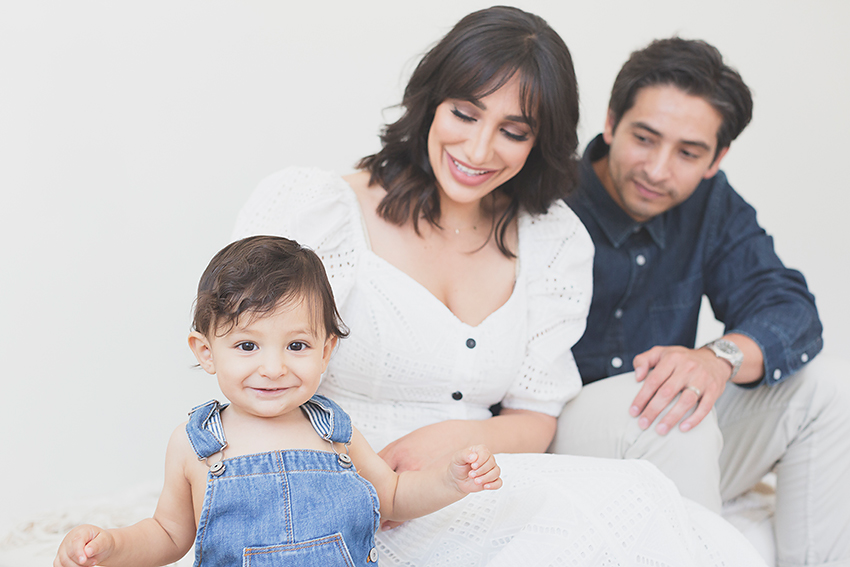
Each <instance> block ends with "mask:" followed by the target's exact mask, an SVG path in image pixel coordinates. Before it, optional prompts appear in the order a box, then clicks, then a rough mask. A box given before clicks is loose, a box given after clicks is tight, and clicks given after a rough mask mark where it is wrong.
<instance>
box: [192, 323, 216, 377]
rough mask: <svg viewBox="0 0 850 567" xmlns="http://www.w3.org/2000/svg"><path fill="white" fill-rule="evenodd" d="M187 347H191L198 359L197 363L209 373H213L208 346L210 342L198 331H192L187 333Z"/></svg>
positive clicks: (213, 365)
mask: <svg viewBox="0 0 850 567" xmlns="http://www.w3.org/2000/svg"><path fill="white" fill-rule="evenodd" d="M189 348H190V349H192V352H193V353H194V354H195V358H196V359H197V360H198V364H200V365H201V368H203V369H204V370H206V371H207V372H209V373H210V374H215V364H214V363H213V356H212V349H211V348H210V343H209V341H208V340H207V338H206V337H205V336H204V335H203V334H201V333H199V332H198V331H192V332H191V333H189Z"/></svg>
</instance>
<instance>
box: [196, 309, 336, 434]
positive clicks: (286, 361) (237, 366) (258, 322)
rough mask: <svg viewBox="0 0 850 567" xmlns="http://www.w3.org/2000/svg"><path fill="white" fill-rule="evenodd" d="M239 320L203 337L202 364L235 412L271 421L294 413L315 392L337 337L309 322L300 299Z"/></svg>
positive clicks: (200, 354) (309, 319)
mask: <svg viewBox="0 0 850 567" xmlns="http://www.w3.org/2000/svg"><path fill="white" fill-rule="evenodd" d="M240 319H241V320H240V321H239V322H238V324H237V325H235V326H234V327H233V328H232V329H230V330H229V331H228V332H227V333H226V334H224V335H221V336H213V337H203V342H204V346H205V347H206V350H204V348H203V346H202V347H201V349H200V350H201V352H200V353H199V352H198V350H197V349H196V356H197V357H198V360H199V362H200V363H201V366H203V367H204V369H205V370H207V372H210V373H214V374H216V376H217V377H218V384H219V387H220V388H221V392H222V393H223V394H224V395H225V397H226V398H227V399H228V400H230V402H231V404H232V409H233V410H234V411H236V412H237V413H245V414H247V415H251V416H256V417H264V418H273V417H279V416H282V415H284V414H287V413H289V412H291V411H292V410H297V409H298V408H299V406H301V405H302V404H303V403H304V402H306V401H307V400H308V399H310V397H311V396H312V395H313V394H315V393H316V389H317V388H318V387H319V381H320V379H321V376H322V373H323V372H324V371H325V368H326V367H327V364H328V360H329V359H330V356H331V352H332V351H333V347H334V345H335V344H336V337H327V336H326V335H325V332H324V329H322V328H318V329H317V328H315V325H312V324H311V318H310V308H309V305H308V303H307V302H303V301H302V302H298V303H296V304H289V305H283V306H279V307H277V308H276V309H275V310H274V311H272V312H270V313H268V314H263V315H260V316H256V317H254V316H250V315H248V316H243V317H241V318H240ZM190 342H191V339H190ZM193 349H194V346H193Z"/></svg>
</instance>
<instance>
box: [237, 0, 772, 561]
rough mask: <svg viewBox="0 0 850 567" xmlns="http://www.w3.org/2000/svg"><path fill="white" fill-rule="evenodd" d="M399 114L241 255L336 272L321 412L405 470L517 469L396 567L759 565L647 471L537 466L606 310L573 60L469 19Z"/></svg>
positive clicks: (495, 12)
mask: <svg viewBox="0 0 850 567" xmlns="http://www.w3.org/2000/svg"><path fill="white" fill-rule="evenodd" d="M402 106H403V107H404V109H405V113H404V115H403V116H402V117H401V118H400V119H399V120H398V121H397V122H395V123H394V124H391V125H389V126H387V127H386V129H385V130H384V132H383V134H382V142H383V147H382V150H381V151H380V152H379V153H377V154H375V155H373V156H368V157H366V158H364V159H363V160H361V162H360V163H359V164H358V166H359V168H360V170H359V171H357V172H356V173H353V174H351V175H348V176H346V177H344V178H339V177H337V176H335V175H333V174H330V173H324V172H320V171H316V170H303V169H291V170H285V171H283V172H280V173H278V174H275V175H273V176H271V177H269V178H268V179H266V180H265V181H264V182H263V183H262V184H261V186H260V187H259V188H258V190H257V191H256V192H255V194H254V195H253V196H252V198H251V200H250V201H249V202H248V204H247V205H246V207H245V208H244V209H243V211H242V213H241V214H240V217H239V220H238V222H237V228H236V233H235V236H237V237H241V236H244V235H247V234H257V233H270V234H280V235H284V236H289V237H292V238H295V239H297V240H299V241H300V242H303V243H305V244H308V245H310V246H313V247H314V248H315V249H316V251H317V252H318V253H319V255H320V257H322V260H323V262H324V263H325V266H326V269H327V271H328V275H329V277H330V280H331V283H332V285H333V287H334V293H335V296H336V299H337V303H338V305H340V307H341V313H342V316H343V319H344V320H345V322H346V323H347V324H348V325H349V327H350V330H351V334H350V338H348V339H347V340H346V341H344V342H343V344H341V346H340V347H339V349H338V351H337V353H336V354H335V355H334V358H333V359H332V360H331V363H330V366H329V367H328V371H327V373H326V375H325V378H324V383H323V386H322V391H323V393H325V394H327V395H328V396H330V397H332V398H334V399H336V400H337V401H338V402H339V403H340V405H342V406H343V407H344V408H345V409H346V411H348V412H349V413H350V414H351V416H352V419H353V420H354V422H355V424H356V425H357V426H358V428H360V430H361V431H362V432H363V434H364V435H365V436H366V437H367V439H368V440H369V442H370V443H371V444H372V445H373V447H374V448H375V449H377V450H380V451H381V456H382V457H384V459H385V460H387V462H389V463H390V465H391V466H393V467H394V468H395V469H397V470H405V469H419V468H425V467H429V466H433V465H434V464H435V463H440V462H444V460H445V458H446V456H447V455H448V454H450V453H452V452H453V451H454V450H455V449H456V448H458V447H461V446H464V445H467V444H470V443H471V442H473V441H474V442H475V443H485V444H487V445H489V446H490V448H491V449H492V450H493V451H494V452H501V453H521V454H517V455H510V454H503V455H501V456H500V465H501V466H502V470H503V473H504V474H503V478H504V479H505V486H504V488H503V489H502V490H500V491H497V492H496V493H492V494H488V495H486V496H484V497H478V496H476V497H474V498H470V499H467V500H466V501H465V502H464V503H462V504H460V505H454V506H451V507H449V508H447V509H445V510H444V511H442V512H440V513H437V514H432V515H431V516H428V517H426V518H422V519H419V520H415V521H412V522H408V523H407V524H404V525H402V526H401V527H397V528H395V529H392V530H389V531H385V532H383V533H382V535H381V538H380V551H381V555H382V561H384V562H385V564H386V563H389V564H393V563H403V564H411V565H426V564H427V565H442V564H446V565H485V564H486V565H508V564H511V565H516V564H521V565H546V564H571V565H572V564H575V565H601V564H608V563H606V561H607V562H610V564H633V563H639V562H641V561H645V562H646V563H647V564H652V562H653V561H656V562H663V561H666V562H667V564H671V565H702V564H707V565H713V564H720V562H722V561H726V564H727V565H732V564H736V563H737V564H741V565H758V564H760V561H759V560H758V558H757V557H755V556H754V552H753V551H751V549H750V548H748V547H747V545H746V544H745V543H744V542H743V538H742V537H741V536H740V535H737V534H735V533H734V531H733V530H732V529H731V527H728V526H727V525H725V524H723V523H722V521H721V520H720V519H719V518H716V517H713V516H711V515H710V514H708V512H706V511H704V510H702V509H699V508H698V507H695V506H693V507H689V508H687V509H686V503H683V502H682V500H681V499H680V498H679V496H678V493H677V492H676V491H675V488H673V487H672V484H671V483H670V482H669V481H667V480H666V479H664V478H663V477H661V476H660V474H659V473H658V472H657V471H656V470H655V469H654V468H653V467H652V466H651V465H648V464H647V463H642V462H633V461H632V462H616V461H604V460H595V459H582V458H574V457H563V456H553V455H531V454H527V453H541V452H543V451H545V449H546V447H547V446H548V444H549V442H550V441H551V438H552V436H553V434H554V431H555V423H556V416H557V415H558V414H559V413H560V411H561V408H562V407H563V405H564V403H565V402H566V401H567V400H569V399H570V398H572V397H573V396H574V395H575V394H576V393H577V392H578V390H579V389H580V387H581V380H580V378H579V375H578V372H577V369H576V367H575V363H574V362H573V359H572V356H571V354H570V347H571V346H572V345H573V343H574V342H575V341H576V340H578V338H579V337H580V336H581V334H582V332H583V330H584V322H585V317H586V315H587V310H588V307H589V303H590V294H591V290H592V285H591V283H592V282H591V267H592V257H593V247H592V244H591V241H590V238H589V237H588V235H587V233H586V232H585V230H584V227H583V226H582V225H581V223H580V222H579V221H578V219H577V218H576V217H575V215H574V214H573V213H572V212H571V211H570V210H569V209H568V208H567V207H566V206H565V205H564V204H563V203H562V202H561V201H559V200H558V199H559V198H560V197H562V196H563V195H564V193H565V191H567V190H569V189H570V188H572V187H573V185H574V178H575V170H576V164H575V161H574V158H573V156H574V155H575V150H576V146H577V137H576V125H577V122H578V94H577V88H576V82H575V74H574V72H573V66H572V61H571V58H570V55H569V51H568V50H567V48H566V46H565V45H564V43H563V41H562V40H561V38H560V37H559V36H558V35H557V34H556V33H555V32H554V31H553V30H552V29H551V28H550V27H549V26H548V25H547V24H546V23H545V22H544V21H543V20H542V19H540V18H538V17H537V16H534V15H531V14H528V13H525V12H522V11H520V10H517V9H515V8H506V7H495V8H490V9H487V10H482V11H480V12H475V13H473V14H470V15H468V16H467V17H465V18H463V19H462V20H461V21H460V22H459V23H458V24H457V25H456V26H455V27H454V29H452V31H450V32H449V34H448V35H446V37H445V38H443V39H442V40H441V41H440V42H439V43H438V44H437V45H436V46H435V47H434V48H433V49H431V51H430V52H428V53H427V54H426V55H425V57H424V58H423V59H422V61H421V62H420V63H419V65H418V66H417V68H416V70H415V71H414V73H413V75H412V77H411V79H410V82H409V84H408V86H407V88H406V90H405V94H404V99H403V101H402ZM494 404H499V405H500V406H501V411H500V413H499V414H498V415H496V416H494V415H493V414H492V413H491V411H490V409H489V408H490V407H491V406H492V405H494ZM694 515H696V517H697V518H696V519H697V521H698V522H699V529H700V530H701V532H700V534H699V536H696V535H695V533H694V532H693V531H692V530H693V528H692V524H693V519H692V516H694ZM724 539H725V540H726V542H725V543H726V548H725V549H721V548H719V547H717V546H716V545H715V542H717V541H723V540H724ZM730 541H732V542H740V545H733V544H729V543H728V542H730ZM730 545H731V547H730ZM733 548H734V549H733ZM655 564H662V563H655Z"/></svg>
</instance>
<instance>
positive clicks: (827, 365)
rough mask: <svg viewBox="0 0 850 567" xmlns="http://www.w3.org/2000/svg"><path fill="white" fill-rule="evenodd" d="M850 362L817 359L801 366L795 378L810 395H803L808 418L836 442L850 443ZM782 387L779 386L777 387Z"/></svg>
mask: <svg viewBox="0 0 850 567" xmlns="http://www.w3.org/2000/svg"><path fill="white" fill-rule="evenodd" d="M848 367H850V362H848V361H846V360H842V359H840V358H837V357H833V356H823V355H821V356H818V357H817V358H816V359H815V360H813V361H812V362H810V363H809V364H807V365H806V366H804V367H803V368H802V369H801V370H800V372H799V374H798V376H792V377H791V378H790V379H789V380H794V379H795V378H799V379H800V380H804V381H805V384H804V386H803V387H802V388H801V389H804V390H805V389H810V390H812V392H811V393H810V394H808V395H805V396H804V399H805V400H806V402H808V403H809V404H810V408H809V415H810V416H811V419H812V421H813V423H812V426H813V427H815V428H816V429H821V430H826V431H824V433H829V434H830V435H831V436H834V438H835V439H836V441H837V440H838V439H842V440H843V441H844V443H845V444H850V411H848V408H850V376H847V374H850V371H848V370H847V369H848ZM780 386H781V384H780Z"/></svg>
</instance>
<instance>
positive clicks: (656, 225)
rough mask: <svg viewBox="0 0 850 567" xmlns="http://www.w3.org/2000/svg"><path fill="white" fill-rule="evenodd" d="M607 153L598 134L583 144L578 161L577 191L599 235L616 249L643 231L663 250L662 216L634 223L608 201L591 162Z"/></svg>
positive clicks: (663, 224)
mask: <svg viewBox="0 0 850 567" xmlns="http://www.w3.org/2000/svg"><path fill="white" fill-rule="evenodd" d="M607 153H608V144H606V143H605V141H604V140H603V139H602V134H600V135H598V136H596V138H594V139H593V140H592V141H591V142H590V143H589V144H588V145H587V149H585V151H584V156H583V157H582V160H581V179H582V182H581V190H582V192H583V193H584V196H585V197H586V203H587V208H588V210H589V211H590V214H591V215H592V216H593V218H594V219H596V222H597V223H599V226H600V227H601V229H602V232H603V233H605V236H606V238H608V240H609V241H610V242H611V245H612V246H614V248H619V247H620V246H622V245H623V243H624V242H625V241H626V240H627V239H628V238H629V236H631V235H632V234H635V233H637V232H640V229H641V228H645V229H646V231H647V232H648V233H649V236H650V237H651V238H652V240H654V241H655V244H657V245H658V247H659V248H661V249H662V250H663V249H664V246H665V242H666V230H665V225H666V223H665V220H664V219H665V215H664V214H661V215H658V216H655V217H653V218H651V219H650V220H649V221H648V222H644V223H641V222H637V221H636V220H634V219H633V218H632V217H630V216H629V215H627V214H626V212H625V211H624V210H623V209H621V208H620V205H618V204H617V203H616V202H615V201H614V199H612V198H611V195H609V194H608V191H606V190H605V187H604V186H603V185H602V181H600V180H599V177H598V176H597V175H596V171H595V170H594V169H593V162H594V161H596V160H598V159H600V158H602V157H604V156H605V154H607Z"/></svg>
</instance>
